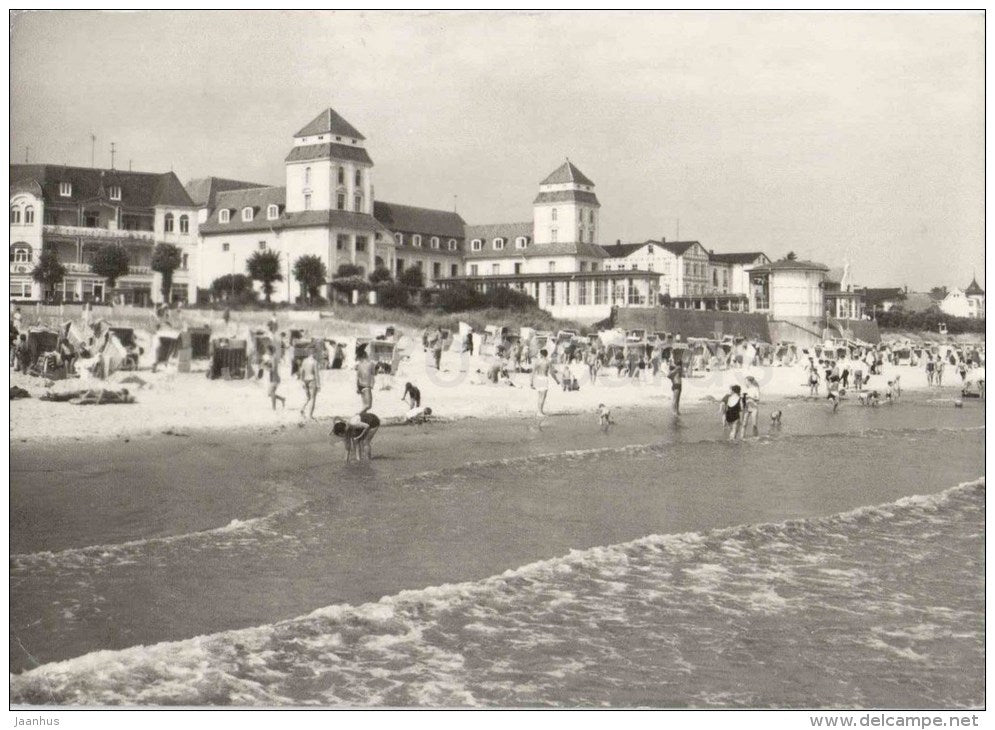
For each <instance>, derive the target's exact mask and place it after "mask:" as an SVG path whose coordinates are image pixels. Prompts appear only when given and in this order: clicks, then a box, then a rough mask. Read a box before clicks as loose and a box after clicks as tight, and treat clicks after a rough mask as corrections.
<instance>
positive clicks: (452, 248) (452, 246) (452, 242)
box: [449, 238, 457, 251]
mask: <svg viewBox="0 0 995 730" xmlns="http://www.w3.org/2000/svg"><path fill="white" fill-rule="evenodd" d="M456 248H457V247H456V239H455V238H450V239H449V250H450V251H455V250H456Z"/></svg>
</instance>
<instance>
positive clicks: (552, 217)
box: [550, 208, 556, 221]
mask: <svg viewBox="0 0 995 730" xmlns="http://www.w3.org/2000/svg"><path fill="white" fill-rule="evenodd" d="M550 220H554V221H555V220H556V208H553V212H552V214H551V216H550Z"/></svg>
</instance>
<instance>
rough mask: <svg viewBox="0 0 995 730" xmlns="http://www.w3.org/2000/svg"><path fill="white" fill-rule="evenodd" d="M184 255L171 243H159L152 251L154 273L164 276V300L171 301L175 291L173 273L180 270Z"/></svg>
mask: <svg viewBox="0 0 995 730" xmlns="http://www.w3.org/2000/svg"><path fill="white" fill-rule="evenodd" d="M182 262H183V254H182V253H180V249H179V248H177V247H176V246H174V245H173V244H171V243H157V244H156V245H155V249H153V251H152V271H158V272H159V273H160V274H162V299H163V301H164V302H168V301H169V294H170V292H171V291H172V289H173V272H174V271H176V270H177V269H178V268H180V264H181V263H182Z"/></svg>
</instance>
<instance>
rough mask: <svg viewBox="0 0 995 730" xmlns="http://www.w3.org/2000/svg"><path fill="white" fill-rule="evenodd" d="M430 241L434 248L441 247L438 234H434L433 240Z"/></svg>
mask: <svg viewBox="0 0 995 730" xmlns="http://www.w3.org/2000/svg"><path fill="white" fill-rule="evenodd" d="M430 243H431V245H432V248H438V247H439V237H438V236H432V240H431V242H430Z"/></svg>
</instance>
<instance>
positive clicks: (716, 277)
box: [712, 269, 719, 287]
mask: <svg viewBox="0 0 995 730" xmlns="http://www.w3.org/2000/svg"><path fill="white" fill-rule="evenodd" d="M718 285H719V270H718V269H712V286H714V287H718Z"/></svg>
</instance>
